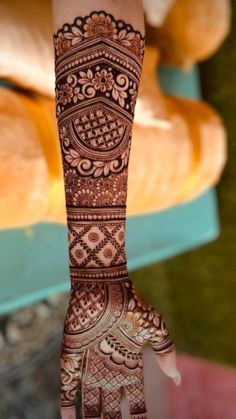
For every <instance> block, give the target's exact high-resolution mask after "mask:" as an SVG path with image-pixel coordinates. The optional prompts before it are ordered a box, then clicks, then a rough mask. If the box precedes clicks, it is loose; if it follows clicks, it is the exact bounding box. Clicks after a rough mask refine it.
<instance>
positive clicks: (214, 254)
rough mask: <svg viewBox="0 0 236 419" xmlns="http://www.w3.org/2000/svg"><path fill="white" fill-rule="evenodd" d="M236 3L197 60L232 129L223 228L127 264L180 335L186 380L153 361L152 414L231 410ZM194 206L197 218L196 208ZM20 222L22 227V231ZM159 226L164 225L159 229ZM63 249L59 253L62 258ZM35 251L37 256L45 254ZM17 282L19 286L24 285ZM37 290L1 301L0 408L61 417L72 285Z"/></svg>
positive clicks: (221, 414) (170, 417) (235, 372)
mask: <svg viewBox="0 0 236 419" xmlns="http://www.w3.org/2000/svg"><path fill="white" fill-rule="evenodd" d="M219 1H220V0H219ZM231 5H232V11H233V13H232V22H231V29H230V33H229V35H228V36H227V37H226V39H225V41H224V42H223V43H222V45H221V46H220V47H219V48H218V51H217V52H216V53H215V54H214V55H212V56H211V57H210V58H208V59H206V60H204V61H202V62H200V63H198V74H199V79H200V86H201V96H202V98H203V99H204V100H206V101H207V102H208V103H209V104H210V105H212V106H213V107H214V108H215V109H216V110H217V111H218V112H219V113H220V115H221V116H222V118H223V121H224V124H225V127H226V131H227V148H228V150H227V153H228V160H227V164H226V166H225V168H224V171H223V173H222V176H221V179H220V182H219V183H218V184H217V186H216V196H217V207H218V210H217V211H218V217H219V236H218V237H216V238H215V239H214V240H213V239H212V241H211V242H210V243H204V244H202V245H200V243H199V246H198V247H195V248H194V249H193V250H190V249H188V248H187V247H186V248H185V249H184V251H182V252H179V253H180V254H178V256H174V257H173V256H172V257H170V256H171V255H169V257H168V258H167V257H166V260H160V259H161V258H160V257H158V256H157V257H156V262H155V261H153V262H151V263H149V264H148V265H147V266H143V267H139V268H138V269H137V268H136V269H132V270H131V272H130V277H131V279H132V280H133V281H134V283H135V285H136V287H137V289H138V290H139V291H140V292H141V293H142V294H143V296H144V297H145V298H146V299H147V300H148V301H149V302H150V303H152V304H153V305H155V306H156V307H158V309H160V311H161V312H162V314H163V316H164V317H165V320H166V323H167V325H168V329H169V331H170V333H171V335H172V336H173V338H174V340H175V343H176V348H177V351H178V354H179V355H178V363H179V369H180V371H181V373H182V378H183V382H182V386H180V388H176V387H175V386H174V385H173V384H172V383H170V382H169V381H168V380H166V379H165V378H164V377H163V376H162V375H161V374H162V373H161V372H160V371H159V372H158V371H157V373H158V374H159V377H158V378H157V380H158V382H157V387H155V392H156V393H155V392H154V388H153V386H152V387H150V392H149V394H151V395H152V397H157V400H158V406H154V407H150V411H149V416H150V419H156V418H158V419H159V418H160V419H189V418H190V417H191V418H192V419H200V418H201V419H202V418H203V417H204V419H221V418H224V419H233V418H235V411H236V404H235V401H234V396H235V392H236V356H235V345H236V342H235V340H236V333H235V332H236V327H235V318H236V305H235V296H236V282H235V276H236V257H235V248H236V225H235V210H236V195H235V178H236V142H235V132H236V117H235V109H236V100H235V97H236V84H235V74H236V48H235V47H236V26H235V23H236V21H235V10H236V2H235V0H233V1H232V2H231ZM0 20H1V18H0ZM162 71H164V70H162ZM6 80H7V78H6ZM7 83H9V80H7ZM9 84H11V82H10V83H9ZM10 87H11V88H12V86H10ZM200 198H201V196H200ZM196 199H199V196H198V197H196ZM195 216H196V218H201V217H200V215H199V214H197V213H195ZM182 228H184V225H183V227H182ZM186 228H188V226H187V225H186ZM22 231H23V230H21V229H20V230H17V234H21V233H22ZM53 231H54V230H52V232H51V234H53ZM33 232H34V226H32V228H30V227H29V228H28V227H27V228H26V229H24V233H25V236H26V237H27V236H28V237H30V236H31V235H32V234H33ZM13 234H14V230H11V231H6V230H5V229H2V231H0V239H1V238H2V242H1V243H2V244H1V245H2V247H1V261H0V263H1V264H2V266H3V267H4V269H3V272H4V278H1V281H2V289H1V291H2V293H3V294H4V292H5V289H6V288H4V287H6V283H7V282H8V281H9V283H10V284H11V286H12V284H14V281H17V279H18V278H17V275H18V271H19V276H20V275H21V273H20V268H19V266H20V265H18V264H17V263H16V265H15V266H14V269H11V270H10V271H6V268H5V262H6V260H5V257H6V253H5V249H3V246H4V243H7V244H8V246H9V248H10V247H11V240H13V237H14V236H11V235H13ZM6 235H7V236H6ZM155 235H158V231H157V230H156V229H155ZM60 237H61V239H62V240H64V244H63V246H64V247H63V246H62V248H60V251H62V249H64V250H65V249H66V232H65V229H64V230H63V234H62V235H61V236H60ZM63 237H64V238H63ZM36 238H37V237H36ZM5 240H7V241H5ZM12 249H13V255H11V259H10V260H11V263H12V261H13V259H14V260H16V261H17V255H16V254H15V253H14V252H16V249H15V248H14V246H13V244H12ZM37 251H39V252H40V248H39V249H37ZM19 254H20V249H19ZM34 257H35V253H34ZM57 257H58V256H57ZM57 257H55V259H54V260H53V263H57ZM154 259H155V258H154ZM39 260H40V263H41V259H40V256H39V257H38V261H39ZM47 262H48V261H47ZM31 263H32V261H31ZM40 263H39V262H38V265H37V270H36V272H37V276H36V277H35V276H34V281H35V282H37V283H38V284H40V282H41V281H42V282H43V281H44V278H42V279H41V278H40V269H41V266H40ZM43 269H44V268H43V267H42V270H43ZM65 269H66V267H65ZM6 272H11V273H12V272H14V277H13V276H12V277H11V278H10V277H9V278H8V277H6ZM43 272H45V271H44V270H43ZM34 274H35V272H34ZM12 275H13V274H12ZM32 281H33V279H32ZM17 287H18V288H19V289H20V288H21V285H20V284H17V285H16V288H17ZM39 288H40V287H39ZM8 291H9V290H8ZM10 291H11V290H10ZM10 291H9V292H10ZM3 294H2V295H3ZM13 294H14V293H13ZM7 295H8V297H9V294H7ZM37 295H38V296H37V297H35V301H34V302H30V299H28V302H27V300H25V301H24V304H23V303H22V307H19V308H17V306H14V305H13V306H12V309H9V310H8V311H7V312H6V311H5V312H4V310H2V314H1V316H0V331H1V334H0V388H1V392H0V417H1V418H3V419H32V418H35V419H41V418H48V419H49V418H50V419H56V418H59V417H60V416H59V408H58V394H59V377H58V371H59V350H60V340H61V336H62V328H63V319H64V316H65V313H66V308H67V302H68V296H69V293H68V291H66V286H64V288H63V286H62V287H61V291H60V286H59V287H58V291H57V292H51V293H50V295H48V296H47V298H46V297H44V298H43V294H42V298H40V297H39V294H37ZM22 301H23V300H22ZM3 302H4V299H3ZM19 325H20V329H19ZM149 398H150V397H149ZM150 406H151V402H150Z"/></svg>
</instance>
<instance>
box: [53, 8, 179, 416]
mask: <svg viewBox="0 0 236 419" xmlns="http://www.w3.org/2000/svg"><path fill="white" fill-rule="evenodd" d="M53 42H54V47H55V74H56V84H55V95H56V116H57V120H58V132H59V139H60V146H61V155H62V163H63V171H64V186H65V198H66V210H67V225H68V243H69V263H70V265H69V267H70V278H71V298H70V302H69V307H68V310H67V315H66V319H65V325H64V335H63V342H62V350H61V405H62V406H64V407H66V406H75V404H76V397H77V393H78V384H79V383H80V382H81V383H82V404H83V413H84V417H85V418H100V417H101V413H102V412H103V417H104V418H106V419H107V418H117V419H118V418H120V419H121V412H120V398H121V387H123V386H125V388H126V393H127V396H128V399H129V404H130V412H131V417H132V418H136V419H137V418H142V419H143V418H146V408H145V401H144V392H143V364H142V350H143V345H144V343H145V342H150V343H151V344H152V346H153V348H154V350H155V351H156V352H157V353H159V354H165V353H167V352H170V351H173V349H174V347H173V343H172V341H171V338H170V336H169V334H168V332H167V330H166V327H165V324H164V322H163V320H162V318H161V315H160V313H159V312H158V311H157V310H155V309H154V308H152V307H150V306H149V305H148V304H146V303H145V302H144V301H143V300H142V298H141V297H140V296H139V295H138V294H137V292H136V291H135V289H134V288H133V286H132V283H131V281H130V280H129V277H128V271H127V258H126V252H125V222H126V199H127V178H128V164H129V156H130V148H131V137H132V124H133V119H134V111H135V104H136V99H137V95H138V88H139V83H140V77H141V71H142V63H143V57H144V45H145V39H144V36H142V34H141V33H140V32H139V31H136V30H135V29H134V28H133V27H132V25H130V24H128V23H126V22H124V21H123V20H116V19H115V17H114V16H112V15H111V14H109V13H106V12H105V11H104V10H101V11H94V12H91V13H90V14H89V15H87V16H84V17H82V16H79V17H76V18H75V19H74V21H73V22H72V23H65V24H64V25H63V26H62V28H60V29H59V30H58V31H57V32H56V33H55V34H54V35H53Z"/></svg>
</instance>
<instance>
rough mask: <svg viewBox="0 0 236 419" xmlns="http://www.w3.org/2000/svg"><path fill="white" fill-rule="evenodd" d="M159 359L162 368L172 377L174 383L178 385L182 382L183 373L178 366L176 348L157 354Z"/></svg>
mask: <svg viewBox="0 0 236 419" xmlns="http://www.w3.org/2000/svg"><path fill="white" fill-rule="evenodd" d="M157 361H158V364H159V366H160V368H161V370H162V371H163V372H164V374H166V375H167V376H168V377H170V378H172V380H173V381H174V383H175V384H176V385H177V386H178V385H180V383H181V374H180V372H179V371H178V369H177V366H176V352H175V350H173V351H171V352H168V353H165V354H162V355H160V354H157Z"/></svg>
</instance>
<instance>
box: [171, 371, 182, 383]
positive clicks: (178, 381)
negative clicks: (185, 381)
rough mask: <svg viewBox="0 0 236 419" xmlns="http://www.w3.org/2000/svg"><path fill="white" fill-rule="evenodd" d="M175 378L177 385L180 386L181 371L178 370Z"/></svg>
mask: <svg viewBox="0 0 236 419" xmlns="http://www.w3.org/2000/svg"><path fill="white" fill-rule="evenodd" d="M173 380H174V383H175V384H176V385H177V386H179V385H180V383H181V375H180V373H179V372H178V374H176V376H175V377H174V378H173Z"/></svg>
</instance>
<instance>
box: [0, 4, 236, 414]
mask: <svg viewBox="0 0 236 419" xmlns="http://www.w3.org/2000/svg"><path fill="white" fill-rule="evenodd" d="M144 7H145V19H146V53H145V62H144V67H143V75H142V81H141V85H140V92H139V97H138V100H137V107H136V113H135V124H134V130H133V144H132V151H131V158H130V175H129V185H128V188H129V194H128V205H127V215H128V217H127V253H128V267H129V270H130V277H131V279H132V280H133V281H134V283H135V285H136V287H137V289H138V290H139V291H140V292H141V293H142V295H143V296H144V297H145V299H146V300H148V301H149V302H150V303H152V304H153V305H155V306H156V307H157V308H158V309H159V310H160V311H161V312H162V314H163V317H164V318H165V320H166V324H167V326H168V329H169V332H170V333H171V335H172V337H173V338H174V340H175V343H176V348H177V351H178V363H179V369H180V371H181V373H182V385H181V386H180V387H178V388H177V387H176V386H174V385H173V384H172V383H171V382H170V381H169V380H166V379H165V377H164V376H163V375H162V373H161V371H159V370H158V369H157V370H156V376H155V377H153V376H151V374H150V373H149V372H150V371H152V372H153V368H152V367H151V362H152V361H151V354H150V355H149V356H147V361H146V364H147V366H146V381H147V390H146V391H147V401H148V419H157V418H158V419H159V418H160V419H189V418H190V417H191V419H200V418H201V419H202V418H204V419H222V418H224V419H233V418H235V411H236V404H235V401H234V400H235V392H236V369H235V367H236V356H235V344H236V342H235V341H234V340H235V336H236V333H235V332H236V327H235V318H236V307H235V296H236V283H235V273H236V258H235V256H234V254H235V247H236V226H235V222H234V211H235V207H236V196H235V178H236V169H235V167H236V145H235V138H234V137H235V131H236V118H235V105H236V104H235V97H236V84H235V80H234V79H235V73H236V52H235V51H236V48H235V46H236V27H235V10H236V1H235V0H232V1H231V2H230V1H226V0H199V1H198V2H196V1H195V2H194V1H193V0H192V1H191V0H175V1H173V0H172V1H171V0H168V1H166V2H165V3H164V2H163V1H160V0H154V1H148V0H144ZM0 22H1V25H0V35H1V47H0V79H1V81H0V162H1V163H0V266H1V269H0V271H1V273H0V417H1V418H3V419H20V418H22V419H26V418H27V419H32V418H35V419H41V418H48V419H49V418H50V419H54V418H55V419H56V418H59V417H60V415H59V408H58V403H59V352H60V342H61V338H62V330H63V321H64V317H65V314H66V309H67V303H68V298H69V272H68V251H67V232H66V225H65V222H66V221H65V220H66V218H65V202H64V189H63V178H62V165H61V158H60V149H59V141H58V137H57V129H56V119H55V99H54V69H53V48H52V16H51V4H50V1H49V0H42V1H35V2H34V3H33V4H29V3H28V2H26V1H23V0H21V1H19V0H11V1H8V2H7V1H4V0H0ZM143 139H145V142H144V141H143ZM147 144H148V147H147ZM147 150H152V153H151V154H150V152H149V154H148V153H147ZM140 167H142V170H139V169H138V168H140ZM150 173H151V176H150ZM144 191H145V192H144ZM78 417H79V416H78Z"/></svg>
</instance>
